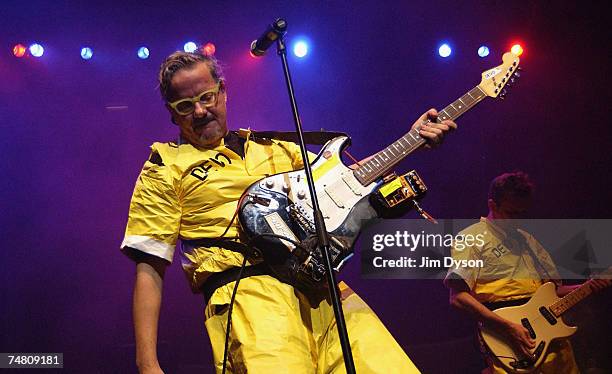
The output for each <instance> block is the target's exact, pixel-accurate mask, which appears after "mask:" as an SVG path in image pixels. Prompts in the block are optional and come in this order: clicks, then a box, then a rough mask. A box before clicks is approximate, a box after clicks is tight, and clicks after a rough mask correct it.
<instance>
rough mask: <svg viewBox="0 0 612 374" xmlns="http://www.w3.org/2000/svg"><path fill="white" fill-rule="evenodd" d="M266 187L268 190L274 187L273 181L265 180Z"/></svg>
mask: <svg viewBox="0 0 612 374" xmlns="http://www.w3.org/2000/svg"><path fill="white" fill-rule="evenodd" d="M266 187H268V188H272V187H274V181H273V180H272V179H267V180H266Z"/></svg>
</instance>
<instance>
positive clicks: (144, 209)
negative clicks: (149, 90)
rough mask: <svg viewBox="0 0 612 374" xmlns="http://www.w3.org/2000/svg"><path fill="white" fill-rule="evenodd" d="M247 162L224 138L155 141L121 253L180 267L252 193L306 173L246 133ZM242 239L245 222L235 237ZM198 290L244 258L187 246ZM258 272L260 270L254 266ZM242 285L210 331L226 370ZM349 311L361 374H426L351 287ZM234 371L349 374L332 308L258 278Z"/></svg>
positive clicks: (223, 298)
mask: <svg viewBox="0 0 612 374" xmlns="http://www.w3.org/2000/svg"><path fill="white" fill-rule="evenodd" d="M246 137H247V140H246V143H245V145H244V154H245V156H244V158H242V157H241V156H240V155H239V154H237V153H236V152H234V151H232V150H230V149H229V148H228V147H226V145H225V140H224V141H222V143H221V144H220V145H219V146H218V147H216V148H214V149H207V150H204V149H197V148H195V147H193V146H191V145H189V144H181V145H177V144H174V143H155V144H153V146H152V152H151V156H150V158H149V160H148V161H147V162H146V163H145V165H144V167H143V169H142V171H141V173H140V176H139V177H138V181H137V183H136V186H135V189H134V193H133V196H132V201H131V204H130V213H129V217H128V224H127V228H126V233H125V237H124V240H123V243H122V245H121V248H126V247H130V248H133V249H136V250H139V251H142V252H146V253H148V254H151V255H154V256H158V257H161V258H164V259H166V260H167V261H169V262H171V261H172V259H173V254H174V250H175V246H176V243H177V240H178V239H186V240H193V239H201V238H216V237H219V236H220V235H222V234H223V232H224V231H225V229H226V228H227V227H228V225H230V221H231V219H232V217H233V215H234V213H235V211H236V207H237V202H238V199H239V198H240V196H241V195H242V193H243V192H244V190H245V189H246V188H247V187H248V186H249V185H251V184H252V183H254V182H256V181H257V180H259V179H261V178H263V177H265V176H266V175H271V174H275V173H280V172H286V171H290V170H293V169H296V168H301V167H302V165H303V164H302V161H301V154H300V152H299V147H298V146H297V145H295V144H293V143H289V142H281V141H269V142H268V141H266V142H256V141H253V140H250V139H249V138H250V134H249V133H247V135H246ZM225 237H227V238H236V239H237V238H238V227H237V222H235V221H234V222H233V223H232V226H231V227H230V229H229V230H228V232H227V233H226V235H225ZM180 248H181V251H180V252H181V253H180V257H181V263H182V266H183V269H184V271H185V274H186V276H187V279H188V280H189V283H190V286H191V288H192V291H193V292H196V293H197V292H200V288H201V287H202V284H203V283H204V282H205V281H206V279H207V278H208V277H209V276H210V275H211V274H214V273H218V272H221V271H224V270H227V269H229V268H232V267H237V266H240V265H241V263H242V261H243V256H242V255H241V254H240V253H238V252H233V251H230V250H226V249H221V248H216V247H196V248H193V247H190V246H181V247H180ZM248 264H249V265H252V263H250V262H248ZM233 286H234V283H233V282H232V283H228V284H226V285H224V286H221V287H220V288H218V289H217V290H216V291H215V292H214V293H213V294H212V296H211V298H210V300H209V302H208V305H206V309H205V325H206V329H207V332H208V335H209V337H210V339H211V345H212V347H213V358H214V361H215V367H216V370H217V372H220V371H221V366H222V360H223V345H224V341H225V327H226V322H227V309H228V308H227V306H228V304H229V301H230V298H231V293H232V290H233ZM340 289H341V293H342V299H343V300H342V303H343V308H344V314H345V319H346V324H347V329H348V334H349V340H350V342H351V347H352V350H353V357H354V360H355V366H356V369H357V372H358V373H360V374H361V373H384V374H388V373H418V372H419V371H418V369H417V368H416V367H415V366H414V364H413V363H412V361H411V360H410V359H409V358H408V356H407V355H406V354H405V353H404V351H403V350H402V348H401V347H400V346H399V345H398V343H397V342H396V341H395V339H394V338H393V337H392V336H391V334H390V333H389V332H388V331H387V329H386V328H385V326H384V325H383V324H382V322H381V321H380V320H379V319H378V317H377V316H376V315H375V314H374V312H372V310H371V309H370V308H369V307H368V306H367V305H366V303H365V302H364V301H363V300H362V299H361V298H360V297H359V296H358V295H356V294H355V293H353V292H352V290H350V288H348V286H346V285H345V284H343V283H341V284H340ZM228 369H229V372H232V373H246V372H250V373H343V372H344V362H343V359H342V351H341V348H340V344H339V340H338V334H337V330H336V324H335V318H334V315H333V310H332V308H331V305H330V303H329V302H328V301H327V300H326V299H323V300H322V301H320V302H319V301H316V302H312V303H311V301H309V299H308V298H307V297H305V296H304V295H303V294H302V293H300V292H299V291H297V290H296V289H294V288H293V287H292V286H290V285H287V284H285V283H281V282H280V281H278V280H277V279H275V278H273V277H271V276H267V275H259V276H252V277H247V278H245V279H242V280H241V281H240V284H239V287H238V291H237V296H236V299H235V304H234V309H233V313H232V330H231V335H230V344H229V359H228Z"/></svg>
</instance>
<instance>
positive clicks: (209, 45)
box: [202, 42, 217, 56]
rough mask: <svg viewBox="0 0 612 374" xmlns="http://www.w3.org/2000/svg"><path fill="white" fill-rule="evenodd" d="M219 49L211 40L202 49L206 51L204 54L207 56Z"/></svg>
mask: <svg viewBox="0 0 612 374" xmlns="http://www.w3.org/2000/svg"><path fill="white" fill-rule="evenodd" d="M216 50H217V48H216V47H215V45H214V44H212V43H211V42H208V43H206V45H205V46H204V48H202V51H204V54H205V55H206V56H212V55H214V54H215V51H216Z"/></svg>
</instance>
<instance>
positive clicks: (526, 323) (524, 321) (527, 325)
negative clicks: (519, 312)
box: [521, 318, 536, 339]
mask: <svg viewBox="0 0 612 374" xmlns="http://www.w3.org/2000/svg"><path fill="white" fill-rule="evenodd" d="M521 325H523V327H524V328H526V329H527V331H529V336H531V339H535V338H536V333H535V331H534V330H533V327H532V326H531V323H529V320H528V319H527V318H523V319H521Z"/></svg>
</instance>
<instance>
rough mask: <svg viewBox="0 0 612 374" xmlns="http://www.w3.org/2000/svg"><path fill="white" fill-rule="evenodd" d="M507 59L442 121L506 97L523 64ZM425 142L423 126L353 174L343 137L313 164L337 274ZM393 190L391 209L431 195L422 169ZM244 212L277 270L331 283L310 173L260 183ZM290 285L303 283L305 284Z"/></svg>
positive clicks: (249, 230) (251, 236)
mask: <svg viewBox="0 0 612 374" xmlns="http://www.w3.org/2000/svg"><path fill="white" fill-rule="evenodd" d="M502 59H503V64H502V65H499V66H497V67H495V68H492V69H489V70H487V71H485V72H483V73H482V81H481V83H480V84H479V85H477V86H476V87H474V88H473V89H471V90H470V91H468V92H467V93H466V94H464V95H463V96H461V97H460V98H459V99H457V100H455V101H454V102H453V103H451V104H450V105H448V106H447V107H446V108H444V109H443V110H441V111H439V112H438V119H437V121H442V120H454V119H456V118H458V117H459V116H460V115H462V114H463V113H465V112H466V111H467V110H469V109H470V108H472V107H473V106H474V105H476V104H477V103H479V102H480V101H481V100H482V99H484V98H485V97H497V96H499V95H502V96H503V95H504V94H505V93H504V90H503V88H504V86H505V85H506V84H507V83H508V82H509V81H510V80H514V78H515V77H516V78H518V76H519V74H518V72H517V71H518V69H519V59H518V57H517V56H515V55H513V54H512V53H505V54H504V55H503V57H502ZM425 122H427V121H424V123H425ZM425 142H426V140H425V139H423V138H422V137H421V135H420V133H419V128H418V126H417V127H415V128H412V129H411V130H410V131H409V132H408V133H406V134H405V135H404V136H402V137H401V138H399V139H398V140H396V141H395V142H394V143H392V144H391V145H389V146H388V147H387V148H385V149H383V150H382V151H380V152H378V153H377V154H376V155H374V156H372V157H371V158H370V159H369V160H367V161H365V162H363V164H362V165H360V166H359V167H357V168H356V169H355V170H352V169H350V168H348V167H347V166H346V165H344V164H343V163H342V161H341V159H340V155H341V152H342V150H343V149H344V148H345V147H346V146H347V145H348V144H349V138H348V137H346V136H339V137H337V138H334V139H332V140H330V141H329V142H327V144H325V146H324V147H323V149H322V150H321V152H319V154H318V155H317V157H316V158H315V160H314V161H313V162H312V164H311V168H312V172H313V178H314V183H315V187H316V191H317V200H318V201H319V206H320V208H321V212H322V215H323V219H324V221H325V225H326V228H327V231H328V233H329V234H330V245H331V248H330V257H331V262H332V266H333V267H334V269H336V271H338V270H339V269H340V267H341V266H342V264H343V263H344V262H345V261H346V260H347V259H348V258H349V257H350V256H351V255H352V248H353V245H354V243H355V240H356V239H357V236H358V235H359V232H360V231H361V229H362V228H363V226H364V225H366V224H367V222H368V221H371V220H372V219H373V218H376V217H377V216H378V213H377V212H376V210H375V209H374V208H373V207H372V206H371V205H370V199H369V198H368V196H369V195H370V194H371V193H372V192H373V191H375V190H376V189H377V188H379V186H380V185H381V184H382V179H383V177H384V176H385V175H386V174H387V173H388V172H389V171H391V170H392V169H393V167H394V166H395V165H397V163H399V162H400V161H401V160H402V159H403V158H405V157H406V156H408V155H409V154H410V153H411V152H413V151H414V150H416V149H418V148H419V147H421V146H422V145H423V144H425ZM400 180H401V181H400ZM394 182H399V184H394ZM390 185H391V186H390ZM385 187H390V188H389V190H387V189H385V192H384V194H382V195H383V196H384V198H385V199H386V200H385V201H386V203H387V204H386V205H387V206H389V207H393V206H395V205H396V204H398V203H399V202H403V201H415V200H416V199H418V198H419V197H421V196H422V195H423V194H424V193H425V191H426V190H427V189H426V187H425V185H424V184H423V183H422V181H421V180H420V178H419V177H418V175H417V174H416V173H415V172H414V171H411V172H409V173H408V174H406V175H404V176H402V177H400V178H396V179H395V180H393V181H391V182H389V183H386V184H385ZM391 187H392V188H391ZM396 187H397V188H396ZM398 191H399V192H398ZM238 209H239V211H238V219H239V221H240V224H241V226H242V229H243V232H244V234H245V235H246V239H247V240H248V241H249V244H250V245H251V246H255V247H256V248H257V249H259V252H261V254H262V255H263V256H264V259H265V260H266V262H267V263H268V264H269V265H271V267H273V268H274V267H275V266H276V265H278V266H277V268H278V269H281V271H282V269H284V268H285V269H288V271H286V272H285V274H286V275H288V276H289V277H291V276H294V275H295V274H298V276H297V277H298V278H299V276H300V275H304V274H305V275H306V276H305V278H307V279H311V280H313V281H314V282H315V283H317V282H320V281H321V280H323V278H324V275H325V270H324V266H323V263H324V262H323V255H322V254H321V253H320V250H319V249H318V248H316V245H314V243H315V242H316V237H315V228H314V217H313V209H312V202H311V198H310V191H309V189H308V182H307V181H306V175H305V173H304V170H296V171H292V172H288V173H281V174H276V175H272V176H269V177H266V178H264V179H262V180H260V181H258V182H256V183H254V184H252V185H251V186H250V187H249V188H248V189H247V190H246V191H245V193H244V194H243V195H242V197H241V198H240V201H239V203H238ZM421 214H422V213H421ZM422 215H423V214H422ZM277 275H279V274H278V272H277ZM288 280H289V281H290V282H292V283H293V281H294V280H296V282H295V283H300V279H288Z"/></svg>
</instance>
